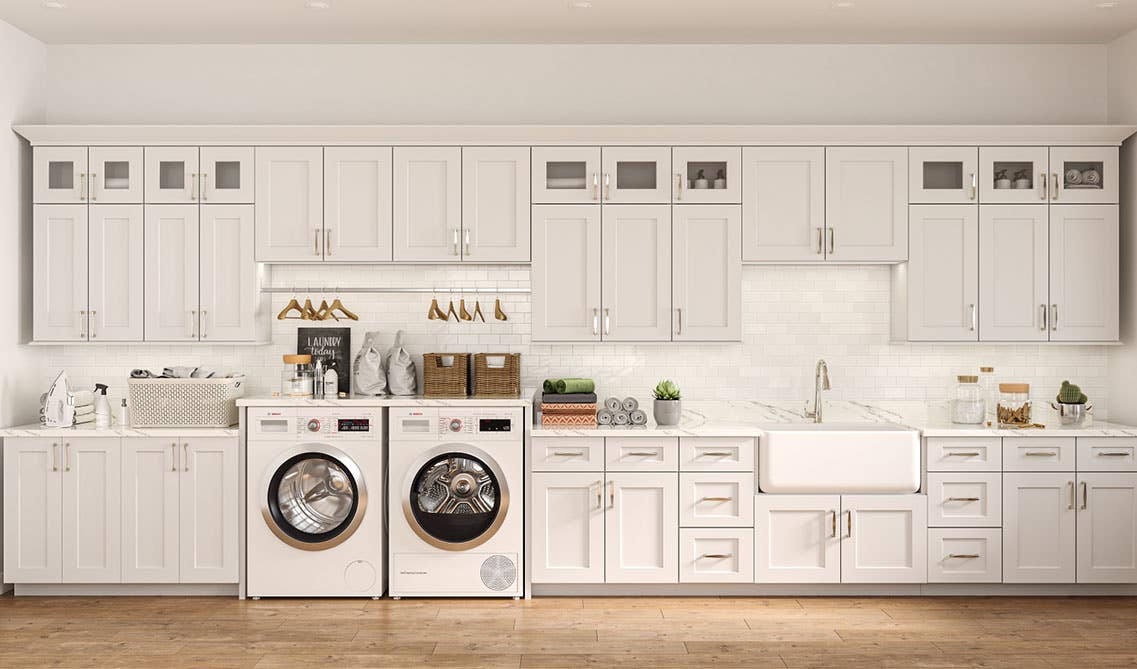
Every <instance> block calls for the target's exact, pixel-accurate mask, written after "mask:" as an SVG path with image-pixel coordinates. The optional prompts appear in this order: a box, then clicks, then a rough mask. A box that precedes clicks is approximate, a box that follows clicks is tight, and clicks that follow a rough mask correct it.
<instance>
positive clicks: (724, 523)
mask: <svg viewBox="0 0 1137 669" xmlns="http://www.w3.org/2000/svg"><path fill="white" fill-rule="evenodd" d="M679 525H680V527H754V475H753V474H750V473H745V474H719V473H713V472H707V473H698V474H680V475H679Z"/></svg>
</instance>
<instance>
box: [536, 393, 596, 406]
mask: <svg viewBox="0 0 1137 669" xmlns="http://www.w3.org/2000/svg"><path fill="white" fill-rule="evenodd" d="M541 403H542V404H583V403H587V404H596V393H544V394H543V395H541Z"/></svg>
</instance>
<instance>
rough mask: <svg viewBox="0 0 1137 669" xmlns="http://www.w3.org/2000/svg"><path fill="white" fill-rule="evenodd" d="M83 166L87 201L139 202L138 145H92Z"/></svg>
mask: <svg viewBox="0 0 1137 669" xmlns="http://www.w3.org/2000/svg"><path fill="white" fill-rule="evenodd" d="M87 167H88V170H89V175H88V177H87V179H88V182H87V188H88V190H89V201H90V202H93V203H96V204H142V147H140V146H92V147H91V148H90V150H89V153H88V163H87Z"/></svg>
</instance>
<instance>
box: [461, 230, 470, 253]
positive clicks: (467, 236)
mask: <svg viewBox="0 0 1137 669" xmlns="http://www.w3.org/2000/svg"><path fill="white" fill-rule="evenodd" d="M462 234H463V239H464V240H465V247H464V248H463V250H462V255H463V256H469V255H470V231H469V230H463V231H462Z"/></svg>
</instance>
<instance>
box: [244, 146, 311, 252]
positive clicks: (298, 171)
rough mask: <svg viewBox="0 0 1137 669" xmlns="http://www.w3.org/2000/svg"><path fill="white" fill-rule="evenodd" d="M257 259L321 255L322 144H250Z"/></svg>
mask: <svg viewBox="0 0 1137 669" xmlns="http://www.w3.org/2000/svg"><path fill="white" fill-rule="evenodd" d="M255 171H256V200H257V202H256V244H257V253H256V260H257V262H310V261H318V260H322V259H323V257H324V234H323V213H324V198H323V193H324V178H323V149H321V148H320V147H318V146H317V147H311V146H273V147H258V148H257V149H256V170H255Z"/></svg>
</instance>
